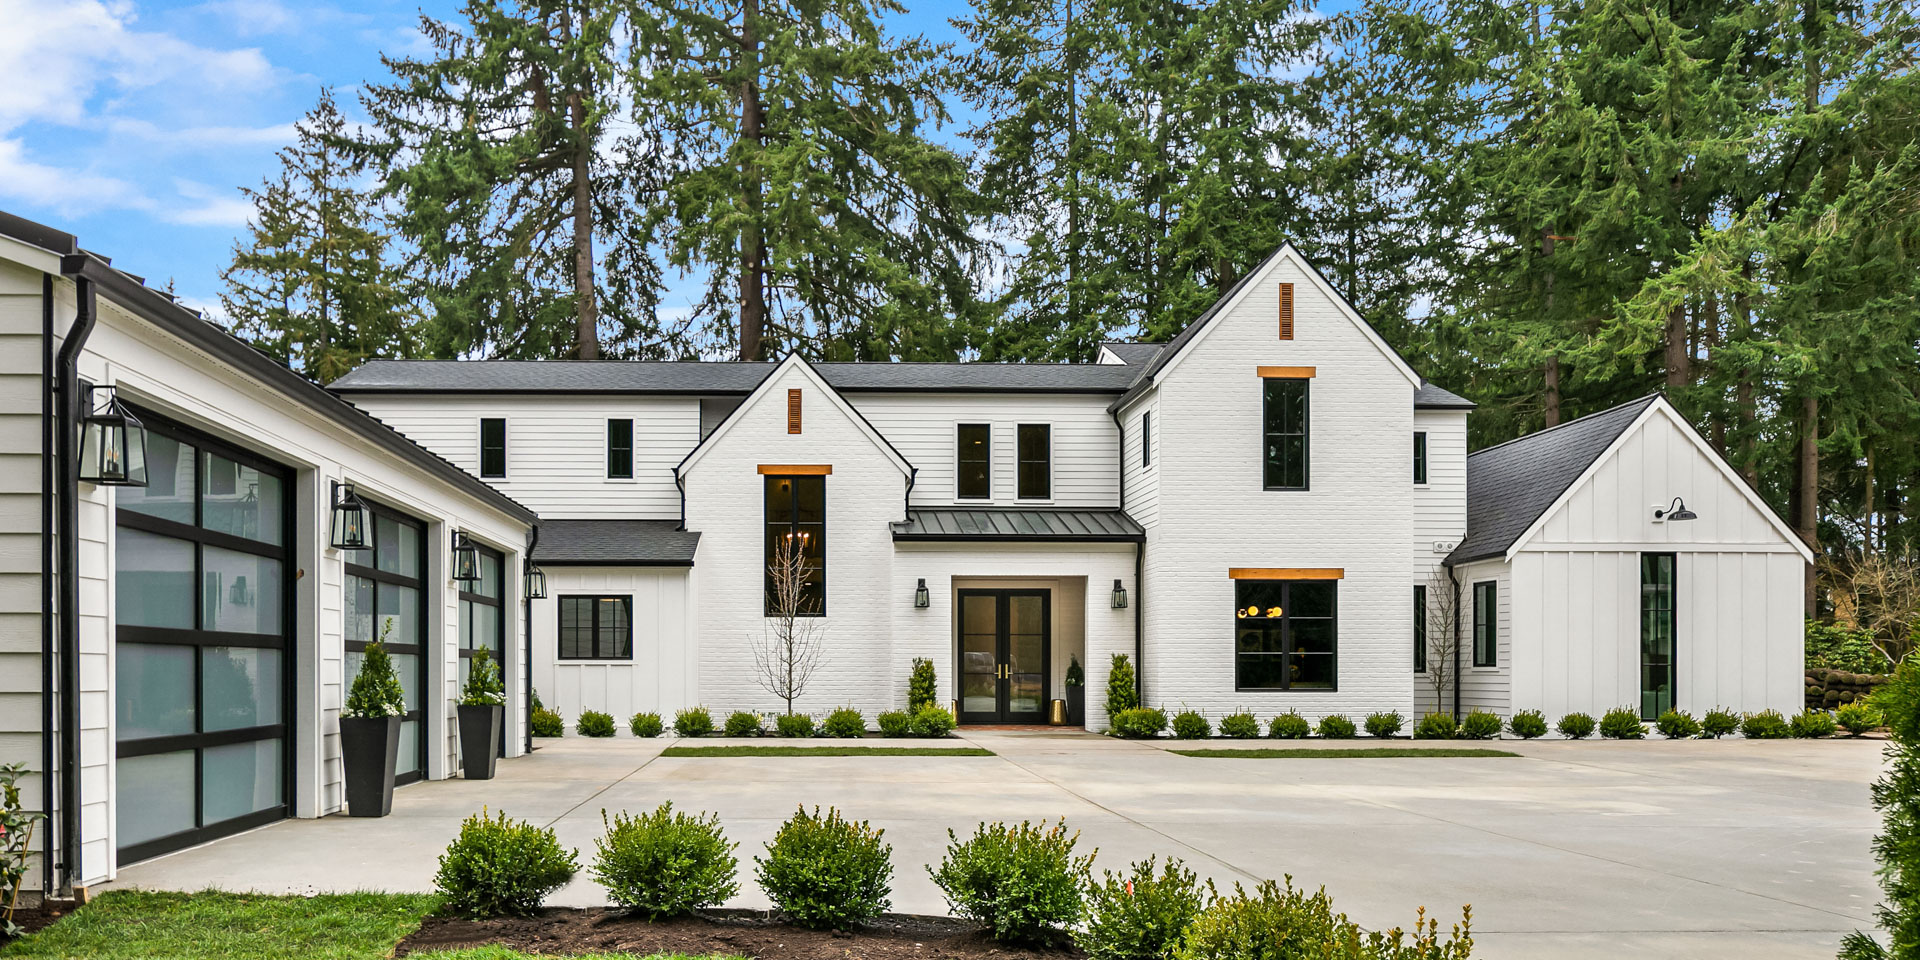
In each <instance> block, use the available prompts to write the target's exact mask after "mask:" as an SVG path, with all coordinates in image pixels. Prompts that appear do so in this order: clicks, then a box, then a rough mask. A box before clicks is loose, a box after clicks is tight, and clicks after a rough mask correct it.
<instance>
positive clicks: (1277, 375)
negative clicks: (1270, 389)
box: [1254, 367, 1319, 380]
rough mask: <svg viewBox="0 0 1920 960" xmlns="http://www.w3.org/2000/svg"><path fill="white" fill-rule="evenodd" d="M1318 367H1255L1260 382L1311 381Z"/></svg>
mask: <svg viewBox="0 0 1920 960" xmlns="http://www.w3.org/2000/svg"><path fill="white" fill-rule="evenodd" d="M1318 370H1319V368H1318V367H1255V368H1254V372H1255V373H1257V374H1259V376H1260V379H1262V380H1312V379H1313V375H1314V374H1315V373H1316V372H1318Z"/></svg>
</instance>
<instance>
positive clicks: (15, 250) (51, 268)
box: [0, 237, 1104, 349]
mask: <svg viewBox="0 0 1920 960" xmlns="http://www.w3.org/2000/svg"><path fill="white" fill-rule="evenodd" d="M0 260H11V261H13V262H14V263H17V264H19V265H21V266H23V267H26V268H28V269H31V270H38V271H40V272H41V273H51V274H53V275H54V276H56V277H58V276H60V275H61V274H60V255H59V254H57V253H54V252H53V251H51V250H46V249H43V248H41V247H36V246H34V245H32V244H30V243H22V242H20V241H18V240H15V239H14V238H12V237H0ZM1102 349H1104V348H1102Z"/></svg>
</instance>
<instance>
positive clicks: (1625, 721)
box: [1600, 707, 1647, 740]
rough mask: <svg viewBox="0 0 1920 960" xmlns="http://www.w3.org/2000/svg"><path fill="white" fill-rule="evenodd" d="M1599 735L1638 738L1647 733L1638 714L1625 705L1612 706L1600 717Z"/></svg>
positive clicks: (1612, 737)
mask: <svg viewBox="0 0 1920 960" xmlns="http://www.w3.org/2000/svg"><path fill="white" fill-rule="evenodd" d="M1600 735H1601V736H1603V737H1606V738H1607V739H1609V740H1638V739H1640V738H1641V737H1644V736H1646V735H1647V727H1646V724H1643V723H1641V722H1640V714H1638V713H1636V712H1634V711H1632V710H1629V709H1627V708H1626V707H1614V708H1613V709H1612V710H1608V711H1607V712H1606V713H1604V714H1602V715H1601V717H1600Z"/></svg>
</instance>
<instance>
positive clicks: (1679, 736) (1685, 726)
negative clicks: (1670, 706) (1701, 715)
mask: <svg viewBox="0 0 1920 960" xmlns="http://www.w3.org/2000/svg"><path fill="white" fill-rule="evenodd" d="M1653 728H1654V729H1655V730H1658V731H1660V735H1661V736H1663V737H1666V738H1667V739H1669V740H1685V739H1686V738H1688V737H1697V736H1699V735H1700V721H1698V720H1695V719H1694V718H1693V714H1691V713H1688V712H1686V711H1685V710H1668V711H1667V712H1666V713H1663V714H1661V715H1660V716H1659V717H1658V718H1657V719H1655V720H1654V721H1653Z"/></svg>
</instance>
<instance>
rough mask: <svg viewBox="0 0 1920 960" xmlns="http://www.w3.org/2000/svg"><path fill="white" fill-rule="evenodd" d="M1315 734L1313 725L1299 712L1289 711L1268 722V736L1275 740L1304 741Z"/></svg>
mask: <svg viewBox="0 0 1920 960" xmlns="http://www.w3.org/2000/svg"><path fill="white" fill-rule="evenodd" d="M1312 733H1313V724H1311V723H1308V722H1307V718H1306V717H1303V716H1301V715H1300V712H1299V711H1298V710H1288V711H1287V712H1286V713H1283V714H1281V715H1279V716H1277V717H1274V718H1273V719H1272V720H1269V721H1267V736H1269V737H1272V738H1274V739H1275V740H1304V739H1306V738H1307V737H1308V736H1310V735H1312Z"/></svg>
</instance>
